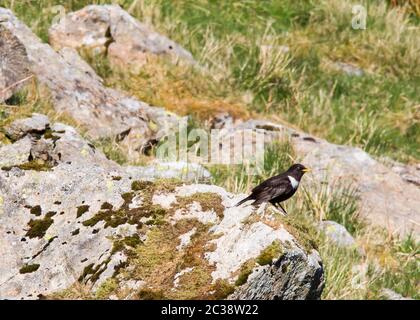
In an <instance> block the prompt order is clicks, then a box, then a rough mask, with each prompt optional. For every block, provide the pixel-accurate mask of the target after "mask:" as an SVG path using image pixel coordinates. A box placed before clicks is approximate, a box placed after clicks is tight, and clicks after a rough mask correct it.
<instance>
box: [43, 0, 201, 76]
mask: <svg viewBox="0 0 420 320" xmlns="http://www.w3.org/2000/svg"><path fill="white" fill-rule="evenodd" d="M49 39H50V43H51V45H52V46H53V47H54V48H56V49H61V48H63V47H70V48H75V49H85V50H86V49H87V50H91V51H93V52H95V53H106V54H107V55H108V57H109V58H110V60H111V61H112V62H113V63H116V64H118V65H123V66H127V65H128V66H131V67H136V68H141V66H142V65H144V64H145V63H147V55H148V54H152V55H165V56H172V57H174V58H175V59H182V60H184V61H187V62H189V63H193V62H194V59H193V57H192V55H191V53H189V52H188V51H186V50H185V49H183V48H182V47H181V46H179V45H178V44H176V43H175V42H173V41H171V40H170V39H168V38H167V37H165V36H163V35H161V34H159V33H157V32H155V31H153V30H152V29H151V28H150V27H148V26H146V25H145V24H143V23H141V22H139V21H137V20H136V19H134V18H133V17H132V16H130V15H129V14H128V13H127V12H126V11H124V10H123V9H121V8H120V7H119V6H117V5H103V6H100V5H90V6H87V7H85V8H83V9H81V10H79V11H76V12H72V13H69V14H67V15H66V16H64V17H63V18H62V19H60V21H59V22H58V23H56V24H54V25H52V26H51V28H50V30H49Z"/></svg>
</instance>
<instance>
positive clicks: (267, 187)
mask: <svg viewBox="0 0 420 320" xmlns="http://www.w3.org/2000/svg"><path fill="white" fill-rule="evenodd" d="M289 188H290V181H289V179H288V178H287V177H283V176H275V177H272V178H270V179H268V180H266V181H264V182H263V183H261V184H260V185H258V186H256V187H255V188H254V189H252V194H253V195H254V198H257V199H258V200H259V201H269V200H271V199H273V198H275V197H278V196H279V195H282V194H283V193H285V192H287V190H288V189H289Z"/></svg>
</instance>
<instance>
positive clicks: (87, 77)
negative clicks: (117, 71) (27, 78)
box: [0, 8, 177, 157]
mask: <svg viewBox="0 0 420 320" xmlns="http://www.w3.org/2000/svg"><path fill="white" fill-rule="evenodd" d="M0 27H1V28H2V29H6V30H8V31H7V32H8V33H10V34H11V35H12V36H13V37H15V38H16V41H18V42H19V43H20V44H19V45H20V46H22V47H24V49H25V50H26V54H24V55H22V57H19V55H18V56H16V57H15V59H17V60H18V61H16V64H19V63H25V61H28V62H29V68H30V71H31V72H32V73H33V74H34V75H35V76H36V78H37V79H38V81H39V82H40V83H41V84H43V85H45V86H46V87H48V88H49V89H50V92H51V97H52V102H53V105H54V108H55V110H56V111H57V112H59V113H64V114H67V115H69V116H71V117H72V118H73V119H75V120H76V121H77V122H78V123H80V124H81V125H82V126H83V128H84V129H85V130H86V132H87V134H88V135H89V136H90V137H92V138H93V139H97V138H103V137H113V138H116V139H117V140H118V141H119V142H120V143H121V144H122V145H124V146H126V148H127V155H128V156H129V157H130V156H132V157H134V156H135V155H136V154H137V153H136V152H139V151H141V150H142V149H143V148H145V147H147V146H149V144H150V143H151V142H155V141H157V140H158V139H160V138H161V137H162V136H163V135H165V134H166V133H167V132H168V131H169V130H170V128H172V126H174V125H176V124H177V117H176V116H175V115H173V114H170V113H168V112H166V111H165V110H164V109H161V108H155V107H151V106H149V105H147V104H145V103H143V102H140V101H138V100H136V99H133V98H131V97H129V96H127V95H125V94H123V93H121V92H118V91H116V90H113V89H110V88H106V87H105V86H104V85H103V83H102V79H101V78H100V77H98V76H97V75H96V74H95V72H94V71H93V70H92V68H91V67H90V66H89V65H88V64H87V63H86V62H85V61H84V60H82V59H81V58H80V56H79V55H78V54H77V52H76V51H75V50H74V49H71V48H63V49H62V50H60V51H59V52H56V51H54V50H53V49H52V48H51V47H50V46H49V45H48V44H45V43H42V42H41V41H40V39H39V38H38V37H37V36H35V35H34V34H33V33H32V31H31V30H30V29H29V28H28V27H27V26H25V25H24V24H23V23H22V22H20V21H19V20H18V19H17V18H16V17H15V16H14V15H13V13H12V12H11V11H9V10H6V9H3V8H0Z"/></svg>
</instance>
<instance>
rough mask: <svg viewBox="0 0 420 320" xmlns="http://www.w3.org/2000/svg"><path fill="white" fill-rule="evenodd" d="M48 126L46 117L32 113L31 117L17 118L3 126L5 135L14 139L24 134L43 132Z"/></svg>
mask: <svg viewBox="0 0 420 320" xmlns="http://www.w3.org/2000/svg"><path fill="white" fill-rule="evenodd" d="M48 126H49V120H48V117H47V116H45V115H43V114H38V113H34V114H33V115H32V117H31V118H25V119H19V120H16V121H14V122H12V123H11V124H10V125H9V126H7V127H6V128H5V132H6V135H7V137H9V138H10V139H11V140H13V141H16V140H19V139H20V138H22V137H23V136H25V135H26V134H36V133H43V132H45V130H46V129H47V127H48Z"/></svg>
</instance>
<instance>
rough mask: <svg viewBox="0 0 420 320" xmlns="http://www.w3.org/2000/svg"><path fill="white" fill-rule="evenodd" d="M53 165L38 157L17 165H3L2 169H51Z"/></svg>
mask: <svg viewBox="0 0 420 320" xmlns="http://www.w3.org/2000/svg"><path fill="white" fill-rule="evenodd" d="M52 167H53V166H52V165H51V164H50V163H48V162H45V161H43V160H40V159H36V160H32V161H28V162H25V163H23V164H19V165H15V166H9V167H2V168H1V170H4V171H10V170H12V168H19V169H21V170H33V171H51V169H52Z"/></svg>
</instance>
